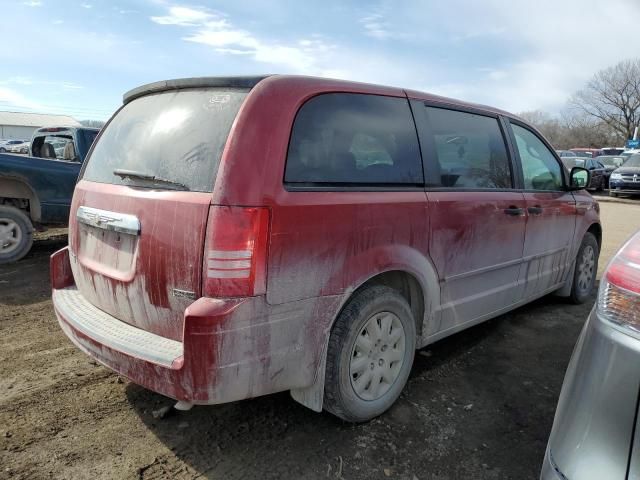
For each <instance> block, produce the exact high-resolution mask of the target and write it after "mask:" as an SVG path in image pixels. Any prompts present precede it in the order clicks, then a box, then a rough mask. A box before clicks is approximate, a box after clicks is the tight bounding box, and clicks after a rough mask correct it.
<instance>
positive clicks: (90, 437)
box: [0, 201, 640, 480]
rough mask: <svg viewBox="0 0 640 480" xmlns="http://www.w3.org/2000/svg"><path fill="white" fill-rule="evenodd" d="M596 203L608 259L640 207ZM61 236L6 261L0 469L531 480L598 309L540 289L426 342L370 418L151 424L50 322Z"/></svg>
mask: <svg viewBox="0 0 640 480" xmlns="http://www.w3.org/2000/svg"><path fill="white" fill-rule="evenodd" d="M601 205H602V216H603V223H604V227H605V237H604V242H605V246H604V249H603V257H604V260H606V258H608V257H609V256H610V255H611V254H612V253H613V252H614V251H615V249H617V247H618V246H619V245H620V244H621V243H622V242H623V241H624V239H625V238H626V237H627V236H628V235H629V234H630V233H631V232H632V231H633V230H635V229H637V228H640V204H638V205H633V204H629V203H617V202H614V203H612V202H604V201H603V202H602V204H601ZM65 242H66V239H65V237H64V236H60V235H54V236H53V237H51V238H47V235H43V236H41V239H40V240H39V241H38V242H36V246H35V248H34V250H33V252H32V253H31V254H29V256H28V257H26V258H25V259H24V260H22V261H21V262H19V263H17V264H14V265H9V266H4V267H0V478H16V479H39V478H70V479H71V478H73V479H76V478H91V479H100V478H117V479H120V478H124V479H129V478H131V479H160V478H177V479H191V478H215V479H278V478H305V479H307V478H310V479H313V478H322V479H326V478H329V479H340V478H343V479H387V478H392V479H409V480H414V479H435V478H438V479H456V478H465V479H468V478H488V479H502V478H513V479H526V478H537V476H538V473H539V469H540V464H541V461H542V458H543V454H544V449H545V445H546V441H547V436H548V434H549V430H550V428H551V424H552V421H553V414H554V411H555V405H556V401H557V397H558V394H559V391H560V386H561V384H562V379H563V375H564V370H565V367H566V365H567V363H568V360H569V357H570V355H571V351H572V349H573V345H574V343H575V340H576V338H577V336H578V334H579V332H580V329H581V327H582V324H583V322H584V320H585V318H586V317H587V314H588V313H589V310H590V308H591V306H592V303H593V302H592V301H591V302H589V303H588V304H586V305H581V306H575V305H569V304H567V303H566V302H565V301H563V300H561V299H557V298H554V297H547V298H544V299H541V300H539V301H537V302H535V303H533V304H531V305H528V306H526V307H523V308H520V309H518V310H517V311H515V312H512V313H510V314H507V315H503V316H501V317H499V318H496V319H494V320H492V321H489V322H486V323H484V324H482V325H479V326H477V327H474V328H471V329H469V330H467V331H466V332H463V333H460V334H457V335H454V336H453V337H450V338H448V339H446V340H444V341H441V342H438V343H437V344H434V345H432V346H430V347H428V348H425V349H423V350H422V351H421V352H419V354H418V355H417V356H416V361H415V366H414V369H413V374H412V376H411V379H410V381H409V383H408V385H407V388H406V389H405V391H404V393H403V394H402V397H401V398H400V400H399V401H398V402H397V404H396V405H395V406H394V407H393V408H392V409H391V410H390V411H389V412H388V413H386V414H385V415H383V416H382V417H380V418H378V419H376V420H374V421H372V422H370V423H368V424H365V425H350V424H346V423H343V422H341V421H339V420H337V419H336V418H334V417H332V416H331V415H329V414H326V413H324V414H317V413H314V412H312V411H310V410H307V409H305V408H304V407H302V406H300V405H298V404H297V403H295V402H294V401H293V400H292V399H291V398H290V397H289V395H288V394H287V393H282V394H278V395H272V396H268V397H263V398H257V399H254V400H248V401H243V402H238V403H234V404H228V405H221V406H214V407H195V408H194V409H193V410H191V411H189V412H172V414H170V415H168V416H167V417H165V418H162V419H156V418H154V416H153V411H155V410H157V409H159V408H160V407H162V406H165V405H171V401H170V400H169V399H167V398H164V397H162V396H160V395H157V394H155V393H151V392H149V391H146V390H144V389H142V388H140V387H138V386H136V385H134V384H131V383H129V382H128V381H127V380H124V379H122V378H120V377H118V376H117V375H115V374H113V373H111V372H110V371H109V370H107V369H106V368H104V367H101V366H98V365H96V364H95V363H93V362H91V361H90V359H89V358H88V357H86V356H85V355H84V354H83V353H81V352H80V351H78V350H77V349H76V348H75V347H73V346H72V345H71V343H70V342H69V341H68V340H67V339H66V338H65V336H64V335H63V334H62V332H61V331H60V329H59V328H58V326H57V324H56V320H55V317H54V314H53V311H52V307H51V301H50V298H49V283H48V256H49V255H50V254H51V253H52V252H53V251H55V250H56V249H58V248H60V247H62V246H64V244H65ZM603 264H604V262H601V268H602V266H603ZM594 298H595V297H594ZM592 300H593V299H592Z"/></svg>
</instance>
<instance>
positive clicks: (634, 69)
mask: <svg viewBox="0 0 640 480" xmlns="http://www.w3.org/2000/svg"><path fill="white" fill-rule="evenodd" d="M519 115H520V116H521V117H522V118H524V119H525V120H527V121H528V122H530V123H532V124H533V125H534V126H536V127H537V128H538V130H540V132H541V133H542V134H543V135H544V136H545V137H546V138H547V140H549V141H550V142H551V144H552V145H553V146H554V147H555V148H557V149H568V148H572V147H591V148H599V147H606V146H612V147H617V146H624V144H625V143H626V141H627V139H629V138H631V137H632V136H633V132H634V129H635V128H636V127H637V126H638V125H639V124H640V58H638V59H632V60H625V61H622V62H620V63H618V64H616V65H614V66H612V67H609V68H606V69H604V70H600V71H599V72H597V73H596V74H595V75H594V76H593V77H592V78H591V80H589V81H588V82H587V84H586V85H585V86H584V88H582V89H581V90H579V91H577V92H575V93H574V94H573V95H572V96H571V97H570V98H569V100H568V101H567V105H566V107H565V109H564V110H563V111H562V113H561V114H560V116H558V117H555V116H553V115H551V114H549V113H547V112H544V111H541V110H534V111H528V112H522V113H520V114H519Z"/></svg>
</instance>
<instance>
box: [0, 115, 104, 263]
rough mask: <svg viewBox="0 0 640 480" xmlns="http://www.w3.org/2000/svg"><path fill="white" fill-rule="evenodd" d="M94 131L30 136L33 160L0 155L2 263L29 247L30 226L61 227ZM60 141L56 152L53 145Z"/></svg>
mask: <svg viewBox="0 0 640 480" xmlns="http://www.w3.org/2000/svg"><path fill="white" fill-rule="evenodd" d="M97 134H98V130H97V129H95V128H84V127H72V128H67V127H50V128H41V129H39V130H37V131H36V132H35V133H34V134H33V139H32V143H31V146H30V149H31V151H32V152H34V155H35V156H33V157H29V156H27V157H24V156H18V155H11V154H6V153H5V154H0V264H3V263H9V262H13V261H16V260H19V259H20V258H22V257H23V256H24V255H26V254H27V252H28V251H29V250H30V248H31V244H32V241H33V238H32V234H33V229H34V224H35V225H37V226H39V227H44V226H47V225H65V224H66V223H67V222H68V219H69V207H70V205H71V196H72V194H73V187H74V186H75V184H76V179H77V178H78V173H79V172H80V167H81V166H82V161H83V159H84V158H85V156H86V154H87V151H88V150H89V148H90V147H91V144H92V143H93V140H94V139H95V137H96V135H97ZM56 141H60V142H64V147H63V150H62V152H61V153H60V154H58V153H57V151H56V150H55V149H54V147H53V145H54V142H56Z"/></svg>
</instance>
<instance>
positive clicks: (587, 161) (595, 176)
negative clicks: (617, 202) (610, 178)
mask: <svg viewBox="0 0 640 480" xmlns="http://www.w3.org/2000/svg"><path fill="white" fill-rule="evenodd" d="M562 163H563V164H564V166H565V167H567V170H569V171H571V169H572V168H574V167H581V168H586V169H587V170H589V172H590V173H591V177H590V180H589V185H588V186H587V189H591V190H597V191H601V190H602V189H604V188H605V186H606V183H607V180H606V169H605V167H604V165H603V164H602V163H600V162H599V161H598V160H596V159H594V158H589V157H563V158H562Z"/></svg>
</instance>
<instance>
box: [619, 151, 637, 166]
mask: <svg viewBox="0 0 640 480" xmlns="http://www.w3.org/2000/svg"><path fill="white" fill-rule="evenodd" d="M622 166H623V167H640V154H637V153H636V154H634V155H631V156H630V157H629V158H628V159H627V161H626V162H624V165H622Z"/></svg>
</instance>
